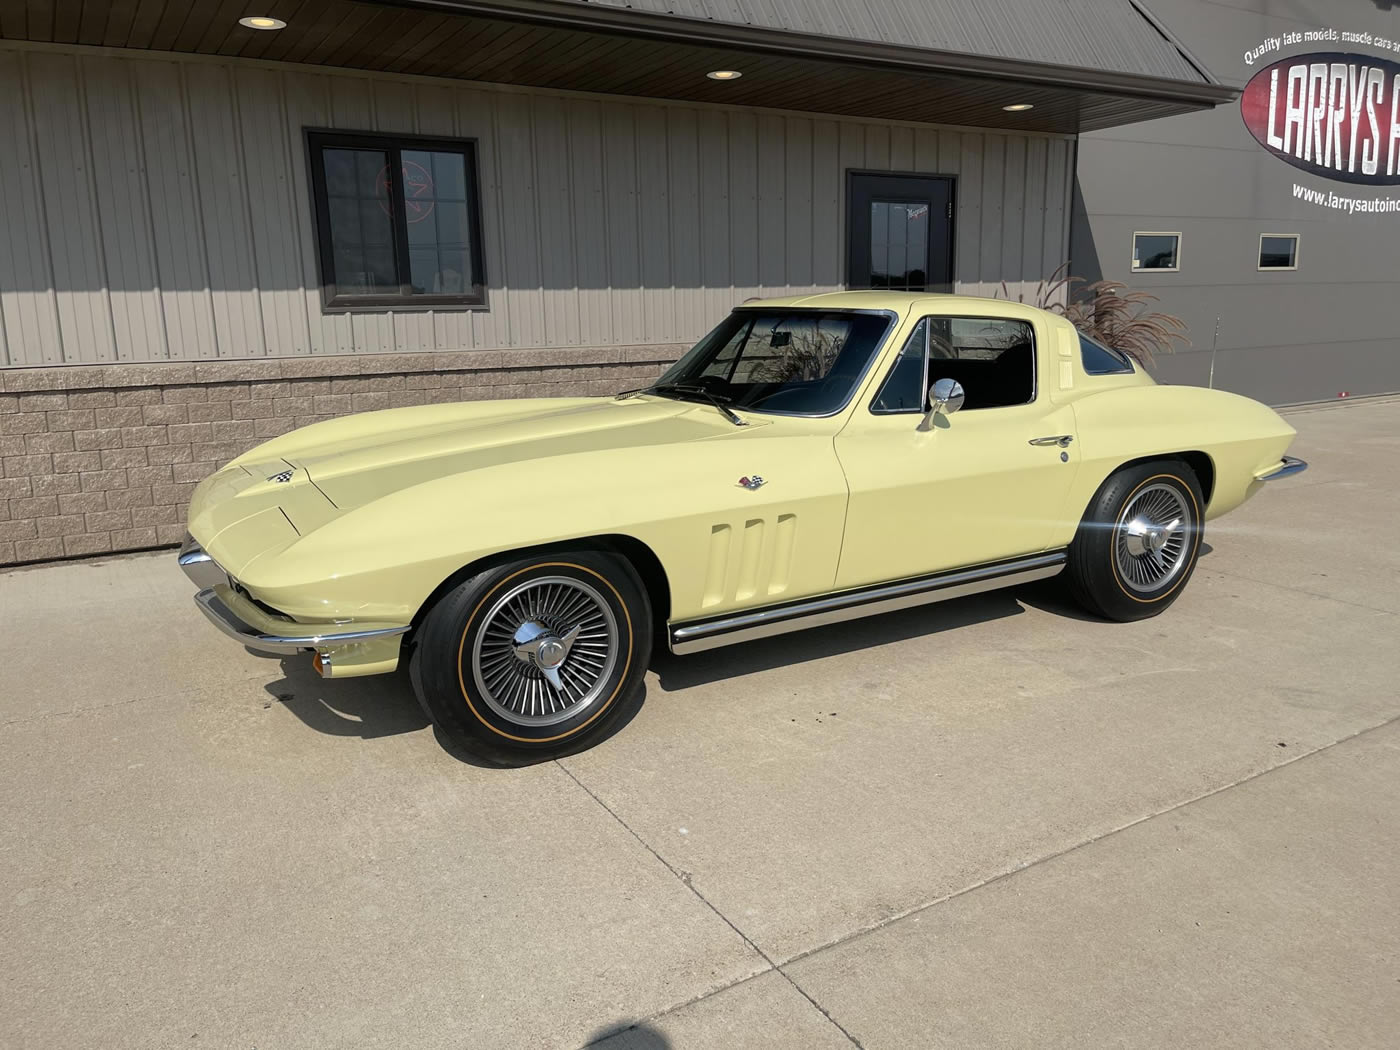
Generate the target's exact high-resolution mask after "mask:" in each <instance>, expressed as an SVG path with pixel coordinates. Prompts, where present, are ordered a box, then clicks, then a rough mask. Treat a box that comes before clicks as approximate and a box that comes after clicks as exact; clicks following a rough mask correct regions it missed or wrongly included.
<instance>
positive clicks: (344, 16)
mask: <svg viewBox="0 0 1400 1050" xmlns="http://www.w3.org/2000/svg"><path fill="white" fill-rule="evenodd" d="M1154 6H1155V5H1154ZM1236 95H1237V89H1236V88H1234V87H1231V86H1229V85H1222V84H1220V83H1218V82H1217V81H1216V80H1215V79H1214V77H1213V76H1212V75H1211V74H1210V73H1208V72H1207V71H1206V68H1205V66H1203V65H1202V64H1201V63H1200V62H1199V61H1198V60H1196V59H1194V58H1192V57H1191V55H1190V54H1189V53H1188V52H1187V50H1186V49H1185V48H1183V47H1182V46H1181V45H1180V44H1179V43H1178V42H1177V38H1176V37H1175V36H1174V35H1173V32H1172V31H1171V30H1170V29H1168V28H1167V27H1166V26H1165V25H1164V24H1163V22H1162V21H1159V19H1158V18H1157V17H1156V16H1155V15H1154V14H1152V13H1149V12H1148V11H1147V10H1146V9H1145V8H1144V7H1143V5H1142V4H1140V3H1138V2H1137V0H1073V2H1069V0H1066V2H1059V3H1053V4H1047V3H1044V2H1043V0H996V2H988V0H945V2H940V3H938V4H929V3H921V2H916V0H820V2H812V3H801V4H798V3H787V2H779V3H772V2H762V3H760V2H758V0H729V2H724V3H720V2H718V0H687V2H679V0H672V2H660V0H632V2H630V3H623V2H621V0H593V2H588V0H489V2H487V0H439V2H434V3H379V2H362V0H266V2H261V0H249V3H247V4H232V5H230V4H228V3H224V2H222V0H189V2H186V3H182V4H168V3H165V2H164V0H131V2H128V3H125V4H110V3H106V2H98V0H53V2H52V3H46V4H32V3H23V2H20V0H0V185H3V186H5V192H4V194H3V195H0V463H2V464H3V468H4V469H3V475H2V476H0V564H4V563H13V562H23V561H30V560H38V559H44V558H52V557H60V556H71V555H79V554H89V553H95V552H101V551H107V550H122V549H133V548H140V547H148V546H154V545H159V544H165V543H172V542H175V541H177V540H178V539H179V537H180V534H181V531H182V524H183V519H184V504H185V502H186V500H187V499H188V496H189V494H190V492H191V490H192V489H193V486H194V484H195V482H196V481H197V480H198V479H200V478H201V477H203V476H204V475H206V474H207V473H209V472H210V471H212V470H213V469H214V468H215V467H217V466H218V465H219V464H220V463H221V462H223V461H225V460H227V459H229V458H231V457H232V456H234V455H237V454H238V453H240V452H242V451H243V450H244V449H246V448H247V447H249V446H250V445H252V444H254V443H255V442H257V441H258V440H261V439H263V438H266V437H270V436H273V435H276V434H279V433H282V432H285V431H286V430H289V429H292V428H293V427H296V426H300V425H303V424H305V423H308V422H312V421H315V420H319V419H324V418H328V417H330V416H332V415H335V414H339V413H343V412H348V411H359V410H365V409H373V408H380V407H387V406H395V405H408V404H417V403H423V402H426V401H434V400H451V399H459V398H484V397H512V396H527V395H528V396H534V395H540V394H548V393H551V392H557V393H576V392H595V393H604V392H610V391H613V390H616V389H619V388H621V387H623V386H626V385H628V384H629V383H632V384H634V385H635V383H636V382H637V381H639V380H644V379H645V378H648V377H650V376H652V375H654V374H655V373H656V371H657V369H658V368H659V367H660V366H661V365H662V364H664V363H666V362H668V361H670V360H671V359H673V358H674V357H675V356H676V355H677V354H678V353H679V352H680V350H681V349H683V348H684V346H686V345H688V344H689V343H690V342H691V341H693V340H694V339H695V338H697V337H698V336H699V335H701V334H703V332H704V331H705V330H706V329H707V328H708V327H710V325H711V324H712V323H713V322H714V321H716V320H717V319H718V318H719V317H720V316H722V314H723V313H724V312H725V311H727V309H728V308H729V307H730V306H731V305H732V304H734V303H735V302H738V301H740V300H742V299H744V298H747V297H749V296H753V295H764V294H785V293H790V292H795V291H802V290H809V289H810V290H823V289H830V288H836V287H840V286H843V285H846V286H861V285H880V286H916V287H929V288H935V289H936V288H948V289H956V290H959V291H972V292H981V293H987V294H990V293H992V292H994V291H997V290H998V289H1000V288H1001V286H1002V284H1003V282H1004V283H1005V284H1006V286H1007V289H1008V291H1009V293H1010V294H1011V295H1012V296H1016V295H1021V294H1025V295H1027V296H1030V295H1033V294H1034V288H1035V286H1036V284H1037V283H1038V282H1039V281H1040V280H1041V279H1042V278H1043V277H1044V276H1045V275H1047V274H1048V273H1050V272H1051V271H1053V270H1054V269H1055V268H1056V267H1057V266H1058V265H1059V264H1060V263H1061V262H1063V261H1064V260H1065V259H1066V258H1068V257H1069V255H1070V252H1071V221H1070V219H1071V210H1072V203H1073V201H1074V199H1075V173H1076V170H1078V171H1079V173H1080V181H1081V183H1083V184H1084V185H1085V186H1086V191H1085V192H1084V193H1082V194H1081V195H1080V196H1081V197H1082V198H1083V199H1084V200H1085V201H1088V202H1089V204H1090V205H1091V206H1092V205H1093V202H1094V199H1095V198H1094V194H1093V193H1090V192H1088V191H1087V183H1085V180H1084V172H1083V168H1084V164H1083V160H1082V158H1081V160H1080V162H1079V163H1078V165H1076V160H1075V151H1076V143H1077V142H1079V141H1084V139H1083V137H1084V136H1087V135H1088V134H1090V133H1093V134H1095V135H1100V136H1109V135H1113V134H1117V132H1114V131H1113V130H1112V129H1118V128H1122V127H1124V126H1126V125H1132V126H1134V127H1141V126H1142V122H1144V121H1158V120H1161V119H1162V118H1171V119H1173V120H1175V119H1191V118H1189V117H1183V116H1181V115H1183V114H1191V113H1198V112H1200V111H1202V110H1209V109H1210V108H1212V107H1214V106H1218V105H1222V104H1224V103H1230V102H1232V100H1233V99H1234V98H1235V96H1236ZM1227 109H1228V107H1227ZM1124 134H1126V135H1128V136H1129V137H1131V134H1132V133H1131V132H1126V133H1124ZM1093 141H1094V142H1095V143H1096V146H1095V148H1099V146H1098V145H1097V144H1098V143H1103V144H1104V146H1103V148H1109V144H1110V143H1111V142H1112V141H1114V140H1112V139H1110V138H1108V137H1102V138H1096V139H1094V140H1093ZM1107 217H1108V216H1107V215H1105V214H1102V213H1096V217H1095V220H1094V221H1096V222H1097V221H1099V220H1100V219H1106V218H1107ZM1108 235H1109V234H1108V233H1107V232H1106V231H1102V230H1100V229H1099V228H1098V227H1095V229H1094V231H1093V239H1095V241H1096V242H1097V241H1099V240H1102V238H1104V237H1106V236H1108ZM1183 272H1184V271H1183Z"/></svg>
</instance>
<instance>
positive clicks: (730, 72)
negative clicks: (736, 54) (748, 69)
mask: <svg viewBox="0 0 1400 1050" xmlns="http://www.w3.org/2000/svg"><path fill="white" fill-rule="evenodd" d="M705 75H706V76H707V77H709V78H710V79H711V80H738V79H739V78H740V77H741V76H743V75H744V74H742V73H740V72H739V71H738V70H737V69H712V70H710V72H708V73H706V74H705Z"/></svg>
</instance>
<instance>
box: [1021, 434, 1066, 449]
mask: <svg viewBox="0 0 1400 1050" xmlns="http://www.w3.org/2000/svg"><path fill="white" fill-rule="evenodd" d="M1073 440H1074V435H1073V434H1054V435H1052V436H1051V437H1043V438H1031V441H1030V443H1031V444H1032V445H1059V446H1060V447H1061V448H1068V447H1069V443H1070V442H1071V441H1073Z"/></svg>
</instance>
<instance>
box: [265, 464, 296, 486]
mask: <svg viewBox="0 0 1400 1050" xmlns="http://www.w3.org/2000/svg"><path fill="white" fill-rule="evenodd" d="M295 473H296V468H295V467H293V468H292V469H291V470H284V471H281V472H280V473H277V474H269V475H268V476H267V480H268V481H276V482H281V483H282V484H286V483H287V482H288V481H291V480H292V475H293V474H295Z"/></svg>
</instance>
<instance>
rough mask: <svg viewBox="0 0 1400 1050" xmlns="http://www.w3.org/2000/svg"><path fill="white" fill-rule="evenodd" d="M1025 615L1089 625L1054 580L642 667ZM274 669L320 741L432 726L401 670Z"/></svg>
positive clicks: (685, 679)
mask: <svg viewBox="0 0 1400 1050" xmlns="http://www.w3.org/2000/svg"><path fill="white" fill-rule="evenodd" d="M1208 552H1209V548H1208V546H1207V545H1205V544H1202V546H1201V553H1202V554H1206V553H1208ZM1027 607H1030V608H1033V609H1039V610H1041V611H1044V612H1048V613H1051V614H1052V615H1055V616H1063V617H1066V618H1068V619H1073V620H1085V621H1097V617H1095V616H1093V615H1091V614H1089V613H1086V612H1084V611H1083V610H1082V609H1080V608H1079V607H1078V606H1077V605H1075V604H1074V601H1073V599H1072V598H1070V596H1069V595H1068V593H1067V592H1066V590H1065V586H1064V581H1063V580H1061V579H1059V578H1052V579H1049V580H1041V581H1039V582H1037V583H1032V584H1026V585H1024V586H1021V587H1015V588H1011V589H1009V590H1002V591H991V592H988V593H986V594H979V595H973V596H970V597H967V598H958V599H955V600H953V601H950V602H941V603H936V604H933V605H925V606H919V607H916V608H913V609H905V610H902V611H899V612H892V613H885V614H883V615H881V616H872V617H869V618H867V619H860V620H851V621H847V622H846V623H840V624H832V625H829V626H827V627H818V628H812V629H809V630H805V631H798V632H795V633H793V634H788V635H778V636H775V637H772V638H764V639H760V640H758V641H753V642H747V643H744V644H741V645H736V646H732V647H725V648H722V649H713V650H710V651H708V652H703V653H695V654H692V655H690V656H674V655H672V654H671V653H670V652H669V651H667V649H666V643H665V640H664V639H663V638H658V639H656V646H655V649H654V651H653V654H652V659H651V663H650V667H651V670H652V671H654V672H655V673H656V675H657V681H658V684H659V685H660V687H661V690H662V691H663V692H666V693H670V692H676V691H679V690H682V689H689V688H691V687H693V686H697V685H704V684H708V683H712V682H718V681H723V680H724V679H727V678H738V677H741V676H743V675H747V674H752V673H754V672H756V671H766V670H771V669H773V668H777V667H788V666H792V665H795V664H802V663H807V662H809V661H811V660H819V659H822V658H824V657H828V656H839V655H841V654H844V653H852V652H858V651H860V650H862V649H869V648H872V647H874V646H879V645H885V644H887V643H889V642H896V641H904V640H906V639H909V638H919V637H931V636H933V635H938V634H942V633H943V632H945V631H955V630H956V629H958V628H960V627H967V626H970V625H972V624H977V623H986V622H988V621H991V620H998V619H1002V618H1004V617H1008V616H1018V615H1020V614H1022V613H1024V612H1025V610H1026V608H1027ZM280 664H281V671H282V675H281V677H280V678H276V679H274V680H273V681H270V682H268V683H267V684H266V685H265V686H264V688H265V689H266V690H267V693H268V695H269V696H270V697H272V700H273V701H274V702H277V703H281V704H283V705H284V706H285V707H286V708H287V710H288V711H290V712H291V713H292V714H294V715H295V716H296V717H297V718H299V719H300V720H301V721H302V722H303V723H304V724H305V725H307V726H308V727H310V728H311V729H314V730H316V731H317V732H320V733H325V734H326V735H328V736H355V737H360V738H361V739H363V740H374V739H378V738H380V737H386V736H395V735H397V734H400V733H415V732H418V731H419V730H421V729H425V728H427V727H428V726H430V725H431V724H432V723H431V721H430V719H429V718H428V716H427V714H426V713H424V711H423V708H422V707H421V706H420V705H419V703H418V698H417V696H416V695H415V694H414V691H413V683H412V682H411V681H410V680H409V676H408V669H407V667H406V666H401V667H400V668H399V669H398V670H397V671H395V672H394V673H393V674H388V675H371V676H369V677H366V678H344V679H330V680H327V679H324V678H321V677H320V676H319V675H318V674H316V672H315V671H314V670H312V668H311V661H310V660H309V659H307V658H306V657H305V655H304V654H303V655H300V656H289V657H283V658H282V659H281V660H280ZM645 701H646V689H645V687H643V688H642V689H641V690H639V691H638V693H637V695H636V696H634V697H632V698H630V699H629V700H628V701H626V703H625V707H624V709H623V710H622V711H621V712H620V713H619V717H617V718H615V719H614V720H613V721H612V723H611V724H610V726H609V728H608V732H607V734H606V736H604V737H602V738H596V739H591V740H589V741H588V742H587V744H586V745H583V746H581V747H580V748H578V749H577V750H586V749H587V748H591V747H596V746H597V745H598V744H599V743H602V741H603V740H606V739H608V738H609V737H612V736H613V735H614V734H616V733H619V732H621V731H622V730H624V729H625V728H626V727H627V725H628V724H629V723H630V722H631V721H632V719H634V718H635V717H636V716H637V713H638V712H639V711H640V710H641V707H642V704H643V703H645ZM432 728H433V734H434V736H435V737H436V739H437V742H438V744H439V745H440V746H441V747H442V749H443V750H444V751H446V752H447V753H448V754H450V755H452V756H453V757H454V758H456V759H458V760H459V761H461V762H465V763H467V764H469V765H474V766H480V767H483V768H487V769H513V768H520V767H523V766H530V765H535V764H538V763H540V762H545V761H550V760H551V759H553V758H555V757H567V756H568V754H573V753H575V750H570V751H568V752H565V753H563V754H554V755H551V756H549V758H545V757H538V758H536V757H533V756H531V755H530V754H528V753H526V754H517V753H510V752H498V753H490V754H484V753H478V752H473V751H468V750H467V749H465V748H463V747H462V746H461V745H459V744H457V743H456V742H455V741H453V740H452V739H450V738H449V737H448V736H447V735H446V734H444V733H443V732H442V730H440V729H439V728H438V727H436V726H433V727H432Z"/></svg>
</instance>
